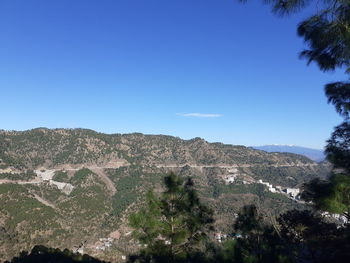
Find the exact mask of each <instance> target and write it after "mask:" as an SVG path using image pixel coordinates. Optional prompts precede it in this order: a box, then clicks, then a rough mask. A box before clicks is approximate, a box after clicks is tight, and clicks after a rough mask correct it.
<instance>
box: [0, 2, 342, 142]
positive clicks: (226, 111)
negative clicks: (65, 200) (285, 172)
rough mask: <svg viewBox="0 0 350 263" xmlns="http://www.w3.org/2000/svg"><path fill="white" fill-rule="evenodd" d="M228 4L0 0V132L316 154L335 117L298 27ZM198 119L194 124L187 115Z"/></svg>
mask: <svg viewBox="0 0 350 263" xmlns="http://www.w3.org/2000/svg"><path fill="white" fill-rule="evenodd" d="M260 2H261V1H251V3H248V4H239V3H238V2H237V1H234V0H109V1H107V0H94V1H92V0H74V1H73V0H51V1H47V0H41V1H37V0H21V1H18V0H2V1H1V2H0V98H1V102H0V129H6V130H25V129H31V128H35V127H49V128H56V127H58V128H76V127H83V128H90V129H94V130H97V131H101V132H106V133H130V132H142V133H147V134H169V135H174V136H179V137H181V138H184V139H189V138H193V137H202V138H204V139H206V140H208V141H210V142H213V141H220V142H224V143H230V144H242V145H263V144H295V145H301V146H308V147H313V148H323V146H324V145H325V140H326V139H327V138H328V137H329V135H330V133H331V131H332V130H333V127H334V126H335V125H337V124H338V123H340V121H341V119H340V118H339V117H338V116H337V114H336V113H335V112H334V110H333V107H332V106H331V105H328V104H327V100H326V98H325V96H324V92H323V86H324V84H325V83H327V82H330V81H336V80H342V79H344V75H343V74H342V73H341V72H340V73H332V74H331V73H322V72H321V71H319V70H318V68H317V67H316V66H315V65H311V66H309V67H307V66H306V63H305V61H303V60H299V58H298V52H299V51H300V50H301V49H302V47H303V42H302V40H301V39H299V38H298V37H297V35H296V26H297V24H298V22H299V21H301V19H302V18H303V17H305V16H306V15H307V14H308V13H309V14H310V12H311V11H310V10H308V11H306V12H304V13H303V14H298V15H294V16H292V17H289V18H280V17H276V16H274V15H272V14H271V12H270V10H269V7H268V6H264V5H262V4H260ZM194 113H195V114H194Z"/></svg>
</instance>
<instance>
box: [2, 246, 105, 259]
mask: <svg viewBox="0 0 350 263" xmlns="http://www.w3.org/2000/svg"><path fill="white" fill-rule="evenodd" d="M77 262H89V263H106V262H105V261H101V260H98V259H96V258H93V257H91V256H89V255H87V254H84V255H81V254H79V253H73V252H72V251H70V250H68V249H65V250H63V251H62V250H60V249H58V248H48V247H45V246H35V247H34V248H33V249H32V251H31V252H30V253H28V252H27V251H22V252H21V253H20V255H19V256H18V257H14V258H13V259H12V260H11V261H5V263H77Z"/></svg>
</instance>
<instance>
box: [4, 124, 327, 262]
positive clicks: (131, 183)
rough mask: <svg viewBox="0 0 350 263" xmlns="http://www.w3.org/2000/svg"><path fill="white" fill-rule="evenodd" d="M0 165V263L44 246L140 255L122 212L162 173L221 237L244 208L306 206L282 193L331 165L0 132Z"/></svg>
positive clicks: (250, 152) (236, 151) (165, 144)
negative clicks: (198, 202) (202, 207)
mask: <svg viewBox="0 0 350 263" xmlns="http://www.w3.org/2000/svg"><path fill="white" fill-rule="evenodd" d="M0 160H1V161H0V199H1V204H2V205H1V208H0V237H1V239H0V258H1V259H7V258H10V257H12V256H14V255H16V253H18V252H19V251H21V250H29V249H30V248H31V247H33V246H34V245H36V244H43V245H47V246H51V247H59V248H62V249H64V248H69V249H72V250H78V249H80V251H84V252H86V253H89V254H90V255H93V256H98V257H99V258H101V259H104V260H114V261H123V257H125V255H127V254H129V253H131V252H133V251H137V250H138V249H139V247H138V245H137V244H136V243H135V241H134V240H133V238H132V236H131V235H130V233H131V229H130V227H129V226H128V223H127V219H128V215H129V214H130V213H131V212H132V211H135V210H137V209H138V208H139V207H140V206H142V202H143V198H144V195H145V193H146V192H147V191H148V190H149V189H153V190H154V191H156V192H159V191H161V190H162V180H163V176H164V175H165V174H167V173H168V172H170V171H173V172H175V173H177V174H179V175H180V176H183V177H187V176H190V177H192V178H193V180H194V183H195V186H196V189H197V191H198V192H199V194H200V198H201V199H202V200H203V202H205V203H206V204H208V206H209V207H211V208H212V209H213V210H214V211H215V214H214V216H215V220H216V223H215V228H216V232H223V233H229V232H230V231H232V225H233V223H234V218H235V216H236V215H237V213H238V211H239V209H240V208H241V207H242V206H243V205H246V204H251V203H254V204H258V205H259V207H260V209H261V210H262V211H264V212H265V213H266V214H267V215H271V216H273V215H278V214H279V213H281V212H283V211H286V210H288V209H292V208H296V209H300V208H305V204H304V203H303V202H300V201H298V200H297V198H296V197H297V194H291V193H292V190H287V189H297V190H298V189H300V187H302V184H303V183H304V182H307V181H308V180H310V179H312V178H315V177H326V176H327V175H328V173H329V171H330V169H331V167H330V165H329V164H328V163H326V162H324V163H316V162H314V161H312V160H310V159H308V158H306V157H304V156H300V155H296V154H288V153H266V152H263V151H259V150H254V149H251V148H247V147H244V146H233V145H225V144H221V143H208V142H206V141H205V140H203V139H200V138H195V139H192V140H182V139H180V138H176V137H171V136H164V135H143V134H112V135H108V134H102V133H97V132H94V131H91V130H84V129H72V130H69V129H54V130H50V129H44V128H39V129H34V130H29V131H24V132H16V131H0ZM277 186H278V187H280V188H278V187H277ZM272 189H273V190H272ZM284 190H285V192H284ZM287 191H289V192H287ZM295 191H296V190H295ZM81 244H83V245H81Z"/></svg>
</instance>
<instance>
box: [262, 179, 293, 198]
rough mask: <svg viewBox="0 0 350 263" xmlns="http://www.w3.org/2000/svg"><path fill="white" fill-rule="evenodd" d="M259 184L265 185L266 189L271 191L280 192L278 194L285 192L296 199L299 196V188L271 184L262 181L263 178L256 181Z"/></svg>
mask: <svg viewBox="0 0 350 263" xmlns="http://www.w3.org/2000/svg"><path fill="white" fill-rule="evenodd" d="M258 183H259V184H263V185H266V186H267V189H268V190H269V191H270V192H272V193H280V194H287V195H288V197H290V198H292V199H294V200H298V199H299V196H300V189H299V188H289V187H282V186H279V185H277V186H273V185H272V184H270V183H268V182H263V180H261V179H260V180H259V181H258Z"/></svg>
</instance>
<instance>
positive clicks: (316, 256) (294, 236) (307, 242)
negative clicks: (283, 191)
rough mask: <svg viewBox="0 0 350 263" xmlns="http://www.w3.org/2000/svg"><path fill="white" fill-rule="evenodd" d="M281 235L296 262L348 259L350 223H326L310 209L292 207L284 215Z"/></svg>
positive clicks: (319, 262)
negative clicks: (338, 224) (340, 224)
mask: <svg viewBox="0 0 350 263" xmlns="http://www.w3.org/2000/svg"><path fill="white" fill-rule="evenodd" d="M278 221H279V223H280V236H281V238H282V239H283V240H284V242H285V243H286V244H287V245H288V247H289V251H291V252H292V253H291V254H290V255H292V256H293V257H294V258H295V261H297V262H318V263H328V262H333V263H337V262H339V263H340V262H348V261H349V260H350V228H349V225H347V226H345V227H339V226H337V225H335V224H333V223H328V222H325V221H324V219H323V218H322V217H320V216H319V215H317V214H315V213H313V212H311V211H298V210H291V211H288V212H287V213H285V214H283V215H281V216H280V217H279V219H278Z"/></svg>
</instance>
